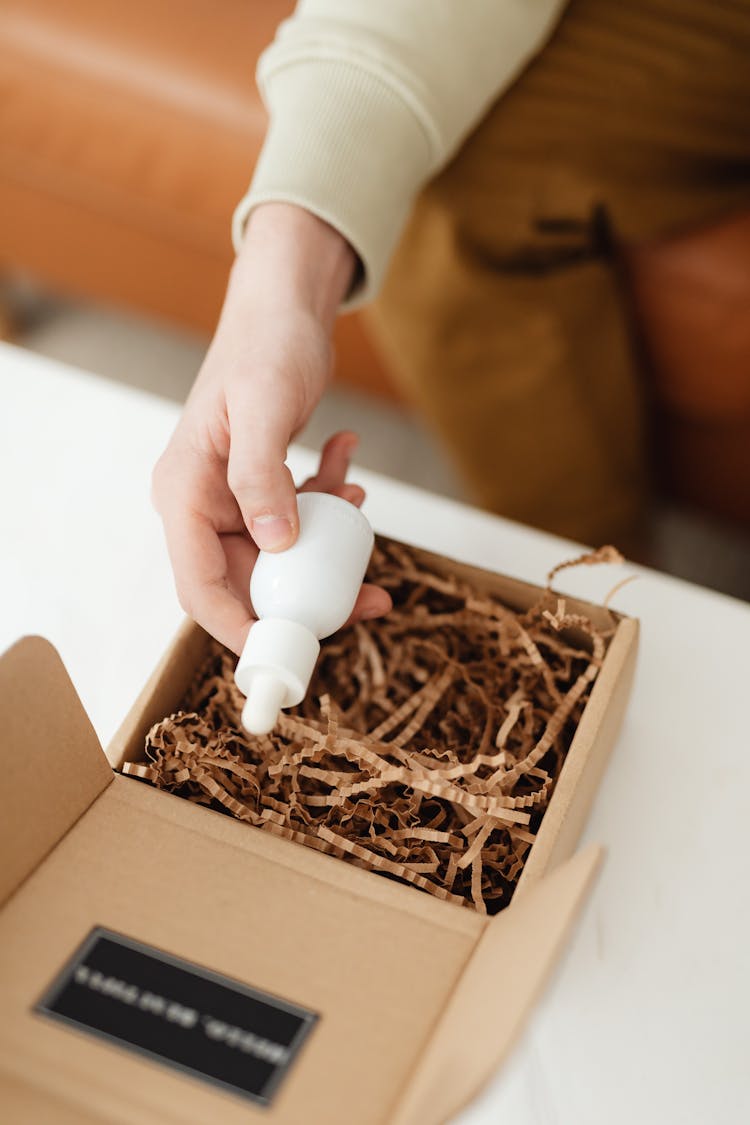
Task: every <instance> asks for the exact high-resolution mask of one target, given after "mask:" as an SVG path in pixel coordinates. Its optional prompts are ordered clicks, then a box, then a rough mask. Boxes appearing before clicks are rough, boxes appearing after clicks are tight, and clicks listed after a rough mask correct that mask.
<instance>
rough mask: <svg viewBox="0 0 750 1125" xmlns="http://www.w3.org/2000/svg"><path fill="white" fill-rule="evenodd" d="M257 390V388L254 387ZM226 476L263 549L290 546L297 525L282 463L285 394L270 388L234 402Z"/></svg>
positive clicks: (289, 477) (288, 478)
mask: <svg viewBox="0 0 750 1125" xmlns="http://www.w3.org/2000/svg"><path fill="white" fill-rule="evenodd" d="M256 396H257V390H256ZM229 424H230V428H231V434H232V437H231V444H230V450H229V462H228V465H227V481H228V484H229V487H230V489H231V490H232V492H233V494H234V496H235V499H236V500H237V503H238V505H239V508H240V511H241V513H242V518H243V520H244V523H245V526H246V527H247V530H248V531H249V532H250V534H251V535H252V537H253V539H254V540H255V542H256V543H257V545H258V546H259V547H260V548H261V549H262V550H264V551H284V550H286V548H287V547H291V545H292V543H293V542H294V541H295V539H296V538H297V534H298V531H299V517H298V514H297V495H296V490H295V487H294V481H293V479H292V475H291V473H290V472H289V470H288V468H287V467H286V465H285V464H284V460H285V458H286V454H287V445H288V443H289V437H290V434H291V429H292V427H291V425H290V423H289V419H288V417H287V411H286V409H285V407H284V402H283V399H282V397H281V396H280V395H278V394H273V393H268V394H267V395H266V396H265V397H264V398H263V397H261V399H260V401H258V399H257V397H256V398H255V399H251V398H250V397H248V396H244V397H243V398H241V399H240V400H238V401H236V402H235V403H233V404H232V408H231V416H230V419H229Z"/></svg>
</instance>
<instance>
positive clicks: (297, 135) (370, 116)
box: [232, 58, 431, 310]
mask: <svg viewBox="0 0 750 1125" xmlns="http://www.w3.org/2000/svg"><path fill="white" fill-rule="evenodd" d="M263 94H264V99H265V101H266V104H267V106H268V108H269V111H270V125H269V128H268V133H267V135H266V140H265V143H264V145H263V149H262V151H261V154H260V157H259V159H258V163H257V166H256V169H255V174H254V176H253V180H252V183H251V185H250V189H249V191H248V193H247V195H245V196H244V198H243V199H242V200H241V201H240V203H239V204H238V206H237V208H236V210H235V212H234V216H233V220H232V240H233V242H234V247H235V250H236V251H239V248H240V245H241V242H242V236H243V233H244V229H245V223H246V221H247V218H248V216H249V214H250V212H251V211H252V210H253V208H254V207H257V206H258V205H259V204H260V203H269V202H284V203H294V204H297V205H298V206H299V207H304V208H305V209H306V210H308V211H311V212H312V213H313V214H315V215H317V216H318V217H319V218H320V219H323V220H324V221H325V222H327V223H330V225H331V226H332V227H334V228H335V229H336V230H338V231H339V232H340V233H341V234H342V235H343V236H344V237H345V238H346V239H347V241H348V242H349V243H350V245H351V246H352V248H353V249H354V251H355V252H356V254H358V256H359V258H360V260H361V262H362V266H363V270H362V273H361V275H360V276H359V280H358V283H357V284H356V285H355V288H354V289H353V290H352V292H351V293H350V294H349V295H348V297H347V299H346V301H345V302H344V305H343V308H344V309H346V310H349V309H352V308H355V307H357V306H359V305H362V304H364V303H366V302H367V301H370V300H372V298H373V297H374V296H375V295H376V293H377V291H378V289H379V288H380V285H381V283H382V280H383V276H384V274H385V271H386V269H387V267H388V262H389V260H390V257H391V254H392V253H393V250H394V248H395V245H396V242H397V241H398V238H399V235H400V233H401V230H402V229H403V226H404V224H405V222H406V219H407V217H408V214H409V211H410V209H411V205H412V202H413V200H414V197H415V195H416V193H417V192H418V190H419V188H420V187H421V186H422V183H423V182H424V180H425V179H426V177H427V175H428V174H429V171H430V165H431V149H430V144H429V141H428V138H427V136H426V134H425V131H424V129H423V127H422V125H421V124H420V122H419V120H418V119H417V117H416V115H415V114H414V112H413V111H412V110H411V109H410V107H409V106H408V104H407V103H406V101H405V100H404V99H403V98H402V97H401V96H400V95H399V93H397V92H396V91H395V90H394V89H393V88H391V87H390V86H389V85H388V82H387V81H386V80H384V79H383V78H382V77H380V76H379V75H376V74H372V73H370V72H368V71H367V70H365V69H363V68H361V67H359V66H357V65H356V64H353V63H351V62H348V61H343V60H338V59H317V58H302V59H297V60H295V61H293V62H286V63H285V65H283V66H282V67H280V68H279V69H277V70H275V71H274V72H273V73H271V74H270V75H266V76H265V81H264V84H263Z"/></svg>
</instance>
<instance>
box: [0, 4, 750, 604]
mask: <svg viewBox="0 0 750 1125" xmlns="http://www.w3.org/2000/svg"><path fill="white" fill-rule="evenodd" d="M291 7H292V5H291V4H290V3H288V2H286V0H284V2H281V0H264V2H263V3H250V2H249V0H221V3H220V4H217V3H215V2H209V0H192V2H189V3H187V2H183V0H181V2H179V3H177V2H176V0H159V2H158V3H152V2H150V0H149V2H146V0H130V2H129V3H128V4H127V5H122V4H119V3H113V2H112V0H98V2H96V3H94V2H93V0H69V2H68V3H66V4H65V5H61V4H60V3H59V2H55V0H46V2H45V0H24V2H23V3H14V2H9V0H6V2H5V3H4V4H3V6H2V11H1V12H0V57H1V59H2V86H1V87H0V90H1V92H2V93H1V96H2V133H1V135H0V232H1V235H0V335H1V336H2V338H3V339H5V340H8V341H10V342H12V343H15V344H17V345H19V346H21V347H24V348H29V349H31V350H32V351H35V352H39V353H41V354H43V355H47V356H50V357H53V358H55V359H59V360H62V361H64V362H67V363H71V364H74V365H76V366H79V367H81V368H84V369H86V370H89V371H92V372H95V373H96V374H98V375H101V376H103V377H106V378H110V379H115V380H118V381H121V382H124V383H127V384H131V385H133V386H137V387H139V388H143V389H147V390H149V391H151V392H153V393H154V394H157V395H162V396H165V397H167V398H170V399H173V400H176V401H181V400H183V399H184V398H185V396H186V394H187V392H188V390H189V388H190V386H191V383H192V381H193V379H194V377H195V374H196V372H197V370H198V368H199V366H200V363H201V360H202V357H203V355H204V353H205V350H206V347H207V345H208V341H209V339H210V335H211V332H212V329H213V327H214V326H215V323H216V320H217V317H218V313H219V309H220V306H221V301H222V297H223V292H224V288H225V284H226V279H227V274H228V271H229V268H230V265H231V262H232V258H233V251H232V247H231V243H230V234H229V229H230V218H231V214H232V211H233V209H234V207H235V205H236V203H237V201H238V200H239V198H240V197H241V196H242V194H243V193H244V191H245V189H246V187H247V184H248V182H249V180H250V177H251V175H252V168H253V164H254V161H255V159H256V156H257V153H258V151H259V149H260V146H261V143H262V139H263V133H264V128H265V115H264V110H263V107H262V105H261V102H260V99H259V96H258V93H257V91H256V88H255V84H254V80H253V74H254V67H255V60H256V58H257V56H258V54H259V53H260V51H261V50H262V49H263V47H265V46H266V45H267V44H268V43H269V42H270V40H271V39H272V37H273V33H274V30H275V28H276V26H277V25H278V23H279V22H280V20H281V19H282V18H283V17H284V16H286V15H287V14H288V13H289V11H290V10H291ZM218 8H220V9H221V18H220V19H218V18H216V12H217V9H218ZM748 214H750V203H749V204H748ZM720 243H721V245H720V253H719V255H718V256H717V255H716V254H712V257H711V265H710V270H712V271H714V273H716V271H717V270H718V271H719V279H718V280H719V289H720V291H722V292H726V294H727V303H726V309H725V310H724V312H725V316H724V318H723V319H722V316H721V315H720V316H719V317H718V319H717V320H716V323H715V325H714V328H715V331H716V334H717V336H718V335H719V334H721V333H722V332H723V331H724V329H725V327H726V317H736V316H738V315H743V311H744V318H745V321H746V322H747V321H748V315H747V308H748V302H749V301H750V222H748V221H747V217H746V216H743V215H742V214H740V215H739V217H738V221H737V222H735V223H733V224H732V225H730V227H729V228H724V229H723V233H721V239H720ZM700 255H701V248H700V245H698V247H697V249H695V250H694V251H692V253H691V255H690V256H688V257H687V258H686V259H685V260H684V261H683V260H681V259H680V258H679V255H678V256H677V257H676V259H675V260H673V261H672V262H670V263H669V268H670V269H671V270H673V271H674V270H676V271H678V273H679V274H680V276H681V277H685V278H687V279H688V281H690V278H691V277H693V278H694V281H695V300H696V302H697V303H698V304H700V300H701V285H702V284H704V281H705V272H706V271H705V270H704V269H703V265H702V262H701V258H700ZM709 272H710V271H709ZM668 283H669V279H668V277H665V284H668ZM719 311H720V313H721V312H722V309H721V308H720V310H719ZM690 315H692V314H690ZM674 331H675V334H676V336H677V337H679V325H678V326H677V328H676V329H674ZM743 340H744V342H743ZM668 345H669V341H667V351H669V347H668ZM336 348H337V363H336V372H335V379H334V383H333V385H332V386H331V388H330V390H329V391H328V392H327V394H326V397H325V399H324V401H323V403H322V405H321V407H320V408H319V410H318V411H317V413H316V414H315V416H314V418H313V420H312V422H311V423H310V425H309V426H308V428H307V430H306V431H305V433H304V434H303V435H302V437H301V441H302V442H303V443H304V444H307V445H310V446H313V447H315V446H319V445H320V444H321V442H322V441H323V439H324V438H325V437H326V436H327V435H328V434H330V433H331V432H332V431H334V430H336V429H338V428H341V427H347V428H352V429H356V430H358V431H359V433H360V435H361V448H360V453H359V457H358V459H359V461H360V463H361V464H362V465H364V466H366V467H368V468H372V469H375V470H380V471H382V472H385V473H387V474H388V475H390V476H394V477H398V478H399V479H402V480H404V481H407V482H411V483H414V484H417V485H420V486H422V487H425V488H428V489H430V490H432V491H435V492H439V493H444V494H446V495H450V496H453V497H456V498H459V499H464V500H466V501H468V502H472V500H473V499H474V497H473V495H472V492H471V490H470V489H469V487H468V486H467V485H466V484H465V483H464V480H463V478H462V476H461V474H460V471H459V469H458V467H457V466H455V465H454V464H453V463H452V461H451V457H450V453H449V452H448V451H447V449H446V448H445V447H444V445H443V444H442V442H441V440H440V439H439V437H438V436H437V435H436V434H434V433H431V432H430V430H429V429H428V427H427V426H426V424H425V423H424V422H423V421H422V420H421V419H420V417H419V416H418V415H417V413H416V412H415V411H414V410H413V409H412V408H410V406H409V405H408V403H407V402H406V401H405V400H404V398H403V397H402V395H401V393H400V392H399V390H398V389H397V386H396V383H395V382H394V380H393V379H392V377H391V373H390V372H389V368H388V363H387V361H386V359H385V357H384V356H383V354H382V353H381V352H380V351H379V349H378V346H377V344H376V341H375V335H374V333H373V332H372V331H371V329H370V327H369V326H368V319H367V314H366V313H363V314H354V315H351V316H347V317H344V318H342V319H341V320H340V322H339V326H338V329H337V336H336ZM743 348H744V350H743ZM678 350H679V349H678ZM667 362H668V363H669V362H671V361H670V358H669V356H667ZM677 363H678V366H679V358H678V360H677ZM732 363H733V367H732V371H733V375H732V379H733V380H734V381H733V382H731V380H730V382H731V386H730V389H729V391H728V392H727V394H725V395H724V396H723V397H722V396H721V395H719V396H718V398H717V396H715V395H711V396H708V398H707V396H706V395H704V396H703V398H702V397H701V396H700V395H697V396H696V395H695V394H693V393H692V391H691V392H690V393H683V390H684V389H683V388H681V387H680V386H679V379H678V380H677V381H675V379H674V378H673V372H674V364H672V367H671V369H670V370H671V372H672V374H671V375H670V380H665V381H663V382H662V383H659V382H658V380H657V381H655V383H654V387H653V394H652V395H650V396H649V403H650V409H651V411H652V416H651V418H650V426H651V429H652V432H653V433H655V434H656V441H655V445H656V446H658V448H659V449H660V450H661V451H662V454H663V456H661V458H658V459H657V458H655V459H654V464H653V482H652V483H653V500H652V511H651V533H650V538H649V543H648V547H647V548H644V557H643V561H646V562H647V563H650V564H651V565H654V566H656V567H657V568H659V569H662V570H665V571H668V572H670V573H672V574H675V575H678V576H681V577H684V578H686V579H689V580H692V581H696V582H700V583H702V584H705V585H708V586H711V587H713V588H715V589H717V590H721V591H724V592H726V593H731V594H734V595H735V596H739V597H742V598H745V599H750V338H749V335H748V332H747V331H746V332H745V334H744V338H743V337H741V338H740V342H739V344H738V345H737V347H736V348H735V354H734V356H733V360H732ZM707 366H708V365H707ZM678 373H679V372H678ZM720 376H721V372H720V371H718V370H710V371H709V370H707V371H706V387H707V388H710V387H711V386H712V385H713V384H714V382H715V381H716V380H717V378H719V377H720ZM707 401H708V403H709V404H708V405H706V402H707ZM501 514H502V513H501Z"/></svg>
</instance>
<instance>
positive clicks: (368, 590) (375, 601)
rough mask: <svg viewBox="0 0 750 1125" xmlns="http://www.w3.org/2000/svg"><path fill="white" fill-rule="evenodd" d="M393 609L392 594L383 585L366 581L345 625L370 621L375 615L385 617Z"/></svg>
mask: <svg viewBox="0 0 750 1125" xmlns="http://www.w3.org/2000/svg"><path fill="white" fill-rule="evenodd" d="M392 609H393V602H392V600H391V595H390V594H389V593H388V592H387V591H386V590H384V589H383V588H382V586H373V585H372V583H370V582H365V584H364V585H363V587H362V589H361V590H360V591H359V594H358V595H357V600H356V602H355V603H354V609H353V610H352V612H351V614H350V616H349V619H348V620H347V621H346V622H345V623H344V624H345V625H353V624H354V623H355V622H356V621H370V620H371V619H372V618H374V617H384V616H385V615H386V613H390V611H391V610H392Z"/></svg>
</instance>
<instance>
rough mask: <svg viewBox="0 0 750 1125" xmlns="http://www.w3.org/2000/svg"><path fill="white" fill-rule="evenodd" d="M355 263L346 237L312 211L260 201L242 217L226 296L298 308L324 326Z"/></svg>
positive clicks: (243, 301) (329, 321) (329, 322)
mask: <svg viewBox="0 0 750 1125" xmlns="http://www.w3.org/2000/svg"><path fill="white" fill-rule="evenodd" d="M357 265H358V263H357V257H356V255H355V253H354V251H353V250H352V248H351V246H350V245H349V243H348V242H347V241H346V239H345V238H344V237H343V236H342V235H341V234H339V232H338V231H337V230H335V229H334V228H333V227H332V226H330V225H329V224H328V223H326V222H324V221H323V220H322V219H319V218H318V217H317V215H313V214H312V213H311V212H310V211H306V210H305V209H304V208H302V207H297V206H296V205H294V204H291V203H263V204H260V205H259V206H258V207H256V208H255V210H254V211H253V212H252V213H251V215H250V217H249V219H248V222H247V226H246V228H245V234H244V237H243V240H242V245H241V247H240V251H239V253H238V255H237V258H236V260H235V262H234V265H233V267H232V273H231V277H230V284H229V291H228V300H230V301H232V302H236V301H239V302H240V303H241V304H247V302H248V301H251V302H252V303H253V304H254V305H257V304H258V302H261V303H262V304H263V305H264V307H266V308H269V306H270V307H271V308H279V309H283V308H289V307H290V306H292V307H295V308H302V309H304V310H306V311H307V312H309V313H311V314H312V315H313V316H315V317H316V319H318V320H319V321H320V322H321V323H322V324H324V325H325V326H326V327H327V328H328V329H329V330H330V329H331V328H332V326H333V321H334V319H335V317H336V313H337V311H338V308H339V305H340V304H341V302H342V301H343V299H344V297H345V296H346V294H347V292H348V291H349V289H350V287H351V285H352V282H353V280H354V276H355V273H356V269H357Z"/></svg>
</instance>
